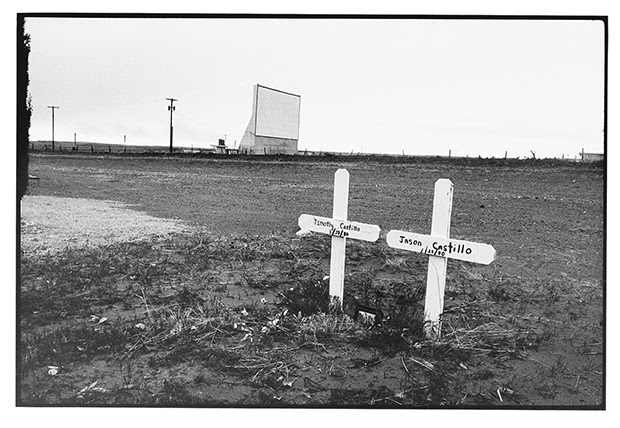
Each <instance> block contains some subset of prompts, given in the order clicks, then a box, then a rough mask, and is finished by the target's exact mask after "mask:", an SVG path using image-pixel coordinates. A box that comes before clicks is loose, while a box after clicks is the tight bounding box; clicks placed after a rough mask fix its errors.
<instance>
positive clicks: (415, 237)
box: [385, 230, 495, 265]
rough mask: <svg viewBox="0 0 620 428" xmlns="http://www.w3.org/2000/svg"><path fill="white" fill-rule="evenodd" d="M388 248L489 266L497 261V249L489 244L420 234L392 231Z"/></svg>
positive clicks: (387, 237) (387, 239) (388, 237)
mask: <svg viewBox="0 0 620 428" xmlns="http://www.w3.org/2000/svg"><path fill="white" fill-rule="evenodd" d="M385 239H386V241H387V244H388V246H390V247H392V248H398V249H401V250H407V251H413V252H416V253H421V254H427V255H429V256H438V257H445V258H448V259H455V260H463V261H466V262H472V263H480V264H484V265H488V264H490V263H491V262H493V260H495V248H493V247H492V246H491V245H488V244H479V243H477V242H469V241H463V240H459V239H450V238H439V237H436V236H431V235H422V234H420V233H412V232H405V231H403V230H390V231H389V232H388V233H387V235H386V237H385Z"/></svg>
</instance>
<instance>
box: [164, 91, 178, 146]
mask: <svg viewBox="0 0 620 428" xmlns="http://www.w3.org/2000/svg"><path fill="white" fill-rule="evenodd" d="M166 99H167V100H170V105H169V106H168V110H170V153H172V112H173V111H174V105H173V104H174V102H175V101H179V100H177V99H175V98H166Z"/></svg>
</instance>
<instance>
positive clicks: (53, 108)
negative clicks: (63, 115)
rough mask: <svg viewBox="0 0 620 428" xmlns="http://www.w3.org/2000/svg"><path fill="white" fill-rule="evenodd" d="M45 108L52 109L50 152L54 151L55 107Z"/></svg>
mask: <svg viewBox="0 0 620 428" xmlns="http://www.w3.org/2000/svg"><path fill="white" fill-rule="evenodd" d="M47 108H51V109H52V151H54V110H56V109H57V108H60V107H57V106H47Z"/></svg>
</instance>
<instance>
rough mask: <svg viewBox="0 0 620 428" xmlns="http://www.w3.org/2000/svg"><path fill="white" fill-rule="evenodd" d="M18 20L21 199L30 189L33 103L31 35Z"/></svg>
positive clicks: (18, 155) (22, 21)
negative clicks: (30, 85) (30, 71)
mask: <svg viewBox="0 0 620 428" xmlns="http://www.w3.org/2000/svg"><path fill="white" fill-rule="evenodd" d="M17 20H18V22H17V23H18V25H17V32H18V33H17V198H18V201H21V199H22V197H23V196H24V195H25V194H26V191H27V190H28V145H29V140H30V118H31V116H32V105H31V102H30V97H29V95H28V84H29V82H30V80H29V78H28V56H29V55H30V35H28V34H26V29H25V26H24V24H25V20H24V18H23V17H21V16H18V18H17Z"/></svg>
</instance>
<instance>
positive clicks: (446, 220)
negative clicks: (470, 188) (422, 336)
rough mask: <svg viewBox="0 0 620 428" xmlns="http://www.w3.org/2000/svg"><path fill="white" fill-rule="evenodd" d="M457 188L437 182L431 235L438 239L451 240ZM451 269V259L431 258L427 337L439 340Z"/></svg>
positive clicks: (426, 323)
mask: <svg viewBox="0 0 620 428" xmlns="http://www.w3.org/2000/svg"><path fill="white" fill-rule="evenodd" d="M453 189H454V185H453V184H452V182H451V181H450V180H448V179H446V178H442V179H439V180H437V182H436V183H435V196H434V199H433V220H432V224H431V236H435V237H438V238H449V237H450V216H451V214H452V195H453ZM447 267H448V259H447V258H445V257H438V256H429V257H428V276H427V281H426V300H425V305H424V307H425V309H424V330H425V332H426V336H427V337H433V338H434V337H439V336H440V334H441V320H440V317H441V314H442V312H443V299H444V291H445V288H446V269H447Z"/></svg>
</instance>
